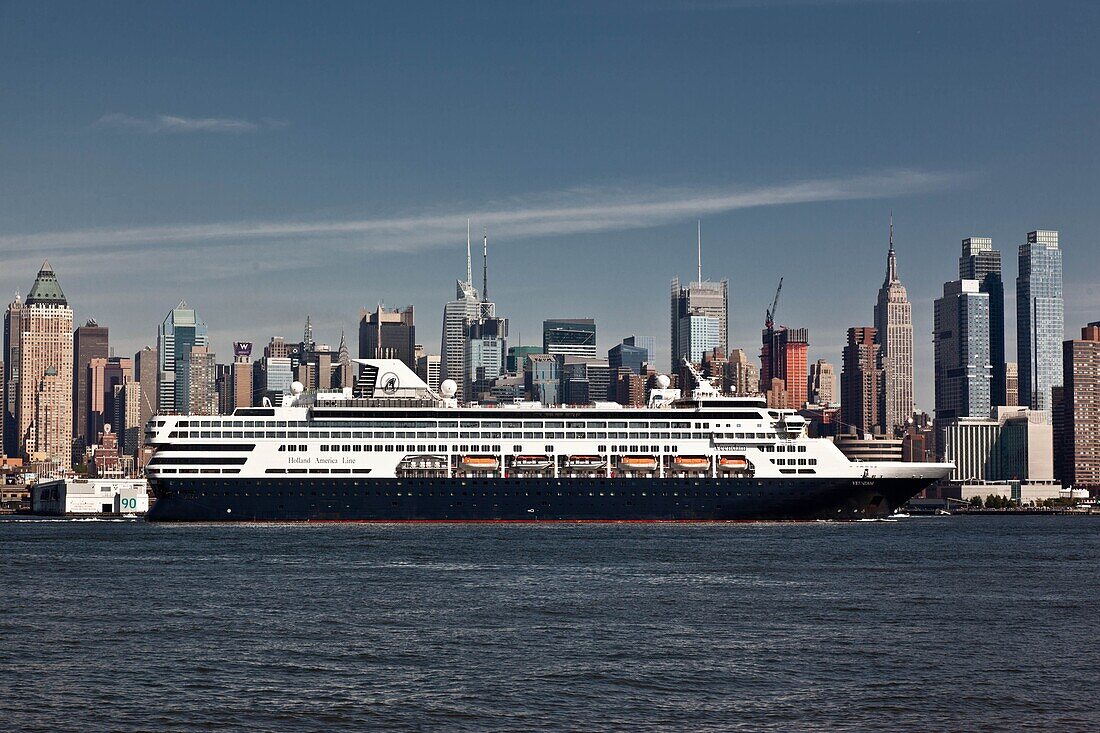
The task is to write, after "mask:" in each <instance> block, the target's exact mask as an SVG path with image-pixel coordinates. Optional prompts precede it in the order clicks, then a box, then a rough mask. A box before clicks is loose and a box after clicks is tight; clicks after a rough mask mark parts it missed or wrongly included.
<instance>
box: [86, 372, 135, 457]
mask: <svg viewBox="0 0 1100 733" xmlns="http://www.w3.org/2000/svg"><path fill="white" fill-rule="evenodd" d="M85 371H86V372H87V374H86V375H85V377H86V379H87V383H86V389H87V394H88V404H87V406H86V414H87V423H88V424H87V434H88V437H89V438H90V437H91V436H93V435H94V436H96V438H97V439H98V437H99V434H100V433H102V432H103V427H104V426H105V425H109V424H111V422H112V421H113V420H114V419H115V418H114V416H115V413H116V411H117V410H116V406H115V388H116V387H121V386H122V385H124V384H126V383H127V382H131V381H133V379H134V363H133V361H132V360H131V359H129V358H128V357H120V356H108V357H98V356H97V357H95V358H93V359H91V360H90V361H89V362H88V365H87V366H86V367H85ZM114 427H115V428H116V431H117V429H118V428H119V426H118V425H117V424H116V425H115V426H114ZM85 447H87V446H84V445H81V446H80V448H81V452H80V453H79V454H77V455H78V456H82V455H83V448H85Z"/></svg>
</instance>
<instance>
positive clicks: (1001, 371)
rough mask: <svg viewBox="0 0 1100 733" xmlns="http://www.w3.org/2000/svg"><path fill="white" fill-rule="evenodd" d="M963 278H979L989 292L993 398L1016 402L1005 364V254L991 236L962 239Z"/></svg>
mask: <svg viewBox="0 0 1100 733" xmlns="http://www.w3.org/2000/svg"><path fill="white" fill-rule="evenodd" d="M959 279H960V280H977V281H978V287H979V288H980V290H981V292H983V293H989V360H990V362H991V363H992V364H993V382H992V384H991V385H990V398H991V400H992V402H993V405H994V406H997V405H1014V404H1016V403H1015V402H1010V401H1009V400H1008V392H1007V390H1008V387H1007V382H1008V375H1007V371H1006V365H1005V286H1004V280H1003V278H1002V276H1001V253H1000V252H999V251H997V250H995V249H993V240H992V239H990V238H989V237H967V238H966V239H964V240H963V241H962V256H961V257H959Z"/></svg>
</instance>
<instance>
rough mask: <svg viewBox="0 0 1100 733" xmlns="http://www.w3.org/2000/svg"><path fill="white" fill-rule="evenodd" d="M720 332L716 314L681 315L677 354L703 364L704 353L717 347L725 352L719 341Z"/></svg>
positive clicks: (693, 362) (692, 361)
mask: <svg viewBox="0 0 1100 733" xmlns="http://www.w3.org/2000/svg"><path fill="white" fill-rule="evenodd" d="M719 332H720V326H719V322H718V319H717V318H715V317H714V316H705V315H702V314H699V313H689V314H688V315H685V316H681V317H680V326H679V328H678V329H677V333H678V335H679V337H680V346H679V348H678V349H677V350H676V353H677V355H678V356H679V357H681V358H687V360H688V361H690V362H691V363H692V364H702V363H703V355H704V354H709V353H711V352H712V351H714V350H715V349H717V350H718V351H719V352H722V353H724V352H723V350H722V346H721V345H720V344H719V341H718V334H719ZM680 366H682V364H681V365H680Z"/></svg>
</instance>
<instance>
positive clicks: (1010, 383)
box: [1004, 361, 1020, 407]
mask: <svg viewBox="0 0 1100 733" xmlns="http://www.w3.org/2000/svg"><path fill="white" fill-rule="evenodd" d="M1004 402H1005V407H1015V406H1016V405H1019V404H1020V372H1019V371H1018V366H1017V364H1016V362H1014V361H1008V362H1005V400H1004Z"/></svg>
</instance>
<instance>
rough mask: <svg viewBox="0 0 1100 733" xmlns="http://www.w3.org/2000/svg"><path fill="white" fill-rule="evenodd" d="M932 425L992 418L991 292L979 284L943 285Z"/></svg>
mask: <svg viewBox="0 0 1100 733" xmlns="http://www.w3.org/2000/svg"><path fill="white" fill-rule="evenodd" d="M933 318H934V323H935V326H934V330H933V334H934V337H933V340H934V344H935V375H936V420H937V421H941V420H950V419H953V418H957V417H975V418H985V417H988V415H989V414H990V412H989V411H990V407H991V404H990V380H991V378H992V365H991V364H990V363H989V293H983V292H981V290H980V287H979V283H978V281H977V280H954V281H952V282H948V283H944V285H943V297H941V298H938V299H937V300H936V303H935V308H934V316H933Z"/></svg>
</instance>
